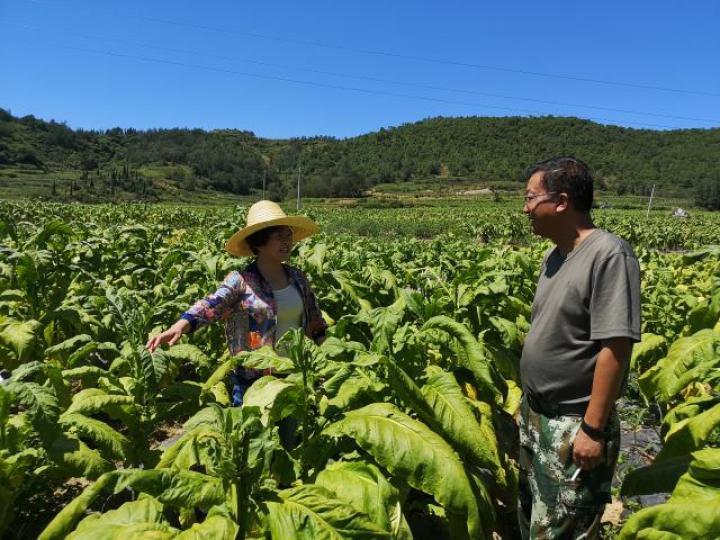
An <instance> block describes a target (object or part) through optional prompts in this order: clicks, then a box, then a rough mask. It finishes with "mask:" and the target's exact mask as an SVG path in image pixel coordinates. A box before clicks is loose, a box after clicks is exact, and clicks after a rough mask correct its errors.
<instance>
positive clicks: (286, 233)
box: [257, 227, 293, 262]
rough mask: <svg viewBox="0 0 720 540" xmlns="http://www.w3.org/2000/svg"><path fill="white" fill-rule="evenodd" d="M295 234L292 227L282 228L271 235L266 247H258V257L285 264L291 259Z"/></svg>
mask: <svg viewBox="0 0 720 540" xmlns="http://www.w3.org/2000/svg"><path fill="white" fill-rule="evenodd" d="M292 247H293V233H292V229H291V228H290V227H282V228H280V229H277V230H275V231H273V232H272V233H270V236H269V237H268V239H267V242H265V244H264V245H262V246H258V248H257V252H258V257H262V258H264V259H269V260H274V261H278V262H283V261H286V260H287V259H288V257H290V252H291V251H292Z"/></svg>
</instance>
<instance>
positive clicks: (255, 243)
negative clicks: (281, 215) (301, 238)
mask: <svg viewBox="0 0 720 540" xmlns="http://www.w3.org/2000/svg"><path fill="white" fill-rule="evenodd" d="M284 228H285V225H274V226H272V227H265V228H264V229H260V230H259V231H257V232H254V233H252V234H251V235H250V236H248V237H247V238H246V239H245V241H246V242H247V244H248V246H249V247H250V251H252V252H253V253H254V254H255V255H257V254H258V252H257V248H259V247H261V246H264V245H265V244H267V241H268V238H270V235H271V234H272V233H274V232H275V231H279V230H280V229H284Z"/></svg>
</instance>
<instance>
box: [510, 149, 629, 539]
mask: <svg viewBox="0 0 720 540" xmlns="http://www.w3.org/2000/svg"><path fill="white" fill-rule="evenodd" d="M592 202H593V180H592V176H591V174H590V171H589V169H588V167H587V165H586V164H585V163H583V162H582V161H580V160H578V159H575V158H570V157H559V158H553V159H550V160H547V161H543V162H541V163H538V164H537V165H535V166H533V167H532V168H531V169H530V170H529V172H528V175H527V191H526V196H525V206H524V208H523V212H524V213H525V214H526V215H527V216H528V218H529V219H530V223H531V224H532V229H533V233H535V234H537V235H539V236H543V237H545V238H548V239H550V240H551V241H552V242H553V243H554V244H555V247H554V248H552V249H551V250H550V251H549V252H548V253H547V254H546V255H545V258H544V259H543V263H542V266H541V270H540V277H539V279H538V286H537V291H536V293H535V299H534V301H533V306H532V315H531V321H530V331H529V332H528V335H527V337H526V340H525V345H524V347H523V353H522V358H521V360H520V377H521V380H522V386H523V391H524V397H523V403H522V406H521V413H520V445H521V448H520V469H521V473H520V504H519V522H520V529H521V531H522V534H523V538H532V539H555V538H558V539H559V538H563V539H565V538H596V537H598V533H599V529H600V518H601V516H602V512H603V509H604V506H605V503H606V502H609V501H610V483H611V481H612V476H613V473H614V470H615V464H616V462H617V456H618V451H619V439H620V429H619V421H618V418H617V414H616V413H615V411H614V404H615V400H616V399H617V398H618V396H619V395H620V392H621V388H622V386H623V383H624V380H625V377H626V374H627V369H628V364H629V360H630V353H631V350H632V344H633V342H635V341H639V339H640V270H639V265H638V261H637V259H636V257H635V255H634V253H633V251H632V249H631V248H630V246H629V245H628V244H627V243H626V242H625V241H624V240H621V239H620V238H618V237H617V236H615V235H613V234H610V233H608V232H606V231H603V230H600V229H596V228H595V226H594V225H593V222H592V218H591V216H590V209H591V208H592Z"/></svg>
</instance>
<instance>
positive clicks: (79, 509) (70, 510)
mask: <svg viewBox="0 0 720 540" xmlns="http://www.w3.org/2000/svg"><path fill="white" fill-rule="evenodd" d="M114 474H116V473H114V472H109V473H106V474H104V475H102V476H101V477H100V478H98V479H97V481H96V482H95V483H94V484H91V485H90V486H88V487H86V488H85V489H84V490H83V492H82V493H81V494H80V495H78V496H77V497H75V498H74V499H73V500H72V501H70V503H68V504H67V505H65V507H64V508H63V509H62V510H60V512H59V513H58V514H57V515H56V516H55V517H54V518H53V519H52V521H51V522H50V523H48V525H47V527H45V529H44V530H43V532H42V533H41V534H40V536H39V537H38V540H56V539H57V540H63V539H64V538H67V535H68V533H70V531H72V530H73V529H74V528H75V524H76V523H77V521H78V520H79V519H80V518H81V517H82V516H84V515H85V512H86V510H87V509H88V508H89V507H90V505H91V504H92V503H93V502H94V501H95V499H97V497H98V496H99V495H100V494H101V493H102V492H103V490H104V489H105V488H106V487H107V486H108V485H110V484H111V483H112V482H113V481H114V480H115V478H114Z"/></svg>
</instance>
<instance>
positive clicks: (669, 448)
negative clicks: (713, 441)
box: [655, 403, 720, 463]
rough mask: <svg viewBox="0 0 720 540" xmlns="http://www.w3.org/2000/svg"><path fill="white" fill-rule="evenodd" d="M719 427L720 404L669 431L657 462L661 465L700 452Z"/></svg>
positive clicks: (682, 421) (674, 426)
mask: <svg viewBox="0 0 720 540" xmlns="http://www.w3.org/2000/svg"><path fill="white" fill-rule="evenodd" d="M718 426H720V403H719V404H717V405H715V406H714V407H712V408H711V409H709V410H707V411H705V412H703V413H700V414H698V415H697V416H693V417H692V418H686V419H685V420H681V421H680V422H678V423H677V424H675V425H673V426H672V427H671V428H670V431H668V434H667V436H666V437H665V444H663V447H662V449H661V450H660V453H659V454H658V455H657V457H656V458H655V462H656V463H661V462H662V461H664V460H666V459H668V458H673V457H678V456H682V455H686V454H688V453H690V452H694V451H695V450H699V449H700V448H702V446H703V445H704V444H705V442H706V441H707V440H708V438H709V437H710V434H711V433H712V432H713V431H714V430H715V428H717V427H718Z"/></svg>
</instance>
